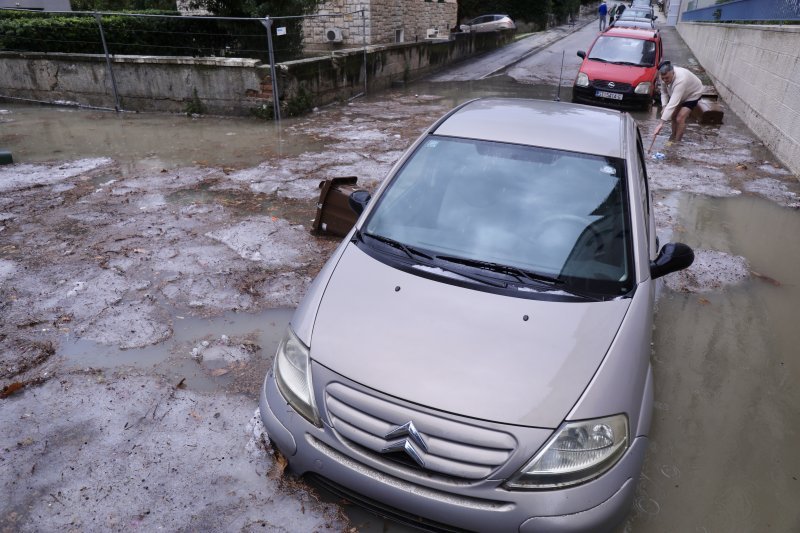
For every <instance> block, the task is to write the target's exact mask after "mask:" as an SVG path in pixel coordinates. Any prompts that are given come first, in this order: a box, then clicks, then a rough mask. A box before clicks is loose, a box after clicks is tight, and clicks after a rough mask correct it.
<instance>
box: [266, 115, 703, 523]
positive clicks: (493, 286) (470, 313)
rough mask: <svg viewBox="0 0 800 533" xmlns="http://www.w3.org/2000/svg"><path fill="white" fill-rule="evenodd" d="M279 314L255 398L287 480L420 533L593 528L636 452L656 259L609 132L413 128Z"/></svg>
mask: <svg viewBox="0 0 800 533" xmlns="http://www.w3.org/2000/svg"><path fill="white" fill-rule="evenodd" d="M351 201H352V205H353V206H354V207H355V208H356V210H363V212H362V214H361V217H360V218H359V220H358V222H357V223H356V226H355V227H354V228H353V230H352V231H351V232H350V234H349V236H348V237H347V238H346V239H345V240H344V241H343V242H342V243H341V244H340V246H339V247H338V248H337V250H336V251H335V253H334V254H333V255H332V257H331V258H330V260H329V261H328V262H327V264H326V265H325V267H324V268H323V269H322V271H321V272H320V274H319V275H318V276H317V278H316V280H315V281H314V283H313V284H312V285H311V287H310V288H309V291H308V293H307V294H306V296H305V299H304V300H303V302H302V304H301V305H300V306H299V307H298V309H297V310H296V312H295V314H294V316H293V318H292V320H291V323H290V326H289V329H288V331H287V332H286V335H285V337H284V339H283V341H282V342H281V344H280V347H279V348H278V351H277V354H276V357H275V364H274V367H273V369H272V370H271V371H270V372H269V373H268V375H267V377H266V380H265V383H264V387H263V390H262V394H261V399H260V410H261V417H262V419H263V421H264V424H265V426H266V428H267V432H268V434H269V437H270V439H271V441H272V443H273V444H274V445H275V446H276V447H277V448H278V449H279V450H280V451H281V452H282V453H283V455H284V456H285V457H286V458H287V459H288V462H289V465H290V467H291V469H292V470H293V471H294V472H295V473H297V474H300V475H306V476H309V477H312V478H315V479H316V480H317V481H318V482H319V483H323V484H324V485H326V486H328V487H329V488H331V489H332V490H334V491H336V492H338V493H340V494H342V495H344V496H346V497H347V499H349V500H350V501H355V502H358V503H360V504H361V505H363V506H366V507H368V508H372V509H373V510H375V511H377V512H378V513H380V514H383V515H388V516H391V517H394V518H395V519H397V520H400V521H406V522H410V523H413V524H417V525H422V526H423V527H425V528H432V529H466V530H477V531H603V530H607V529H610V528H612V527H614V525H615V524H618V523H619V522H620V521H621V520H622V519H623V518H624V517H625V516H626V514H627V512H628V509H629V506H630V503H631V501H632V498H633V495H634V488H635V486H636V482H637V480H638V478H639V474H640V470H641V467H642V461H643V460H644V456H645V450H646V448H647V443H648V430H649V427H650V419H651V409H652V403H653V377H652V369H651V365H650V340H651V329H652V322H653V303H654V297H655V281H656V278H658V277H660V276H663V275H664V274H667V273H669V272H673V271H676V270H679V269H681V268H685V267H687V266H688V265H689V264H691V262H692V260H693V257H694V255H693V252H692V250H691V249H690V248H689V247H687V246H686V245H684V244H680V243H670V244H667V245H665V246H664V247H663V248H662V250H661V251H660V252H658V253H657V249H656V248H657V245H656V236H655V224H654V221H653V213H652V210H651V205H650V192H649V189H648V181H647V175H646V169H645V156H644V152H643V149H642V140H641V137H640V135H639V131H638V129H637V127H636V123H635V122H634V121H633V119H632V118H631V117H630V115H628V114H627V113H621V112H618V111H611V110H606V109H600V108H595V107H588V106H581V105H574V104H567V103H559V102H549V101H537V100H517V99H481V100H475V101H472V102H469V103H467V104H464V105H462V106H460V107H458V108H456V109H455V110H453V111H451V112H450V113H449V114H447V115H446V116H445V117H444V118H442V119H440V120H439V121H438V122H436V123H435V124H434V125H433V126H432V127H430V128H429V129H428V131H426V132H425V133H424V134H423V135H422V136H421V137H420V138H419V139H418V140H417V141H416V142H415V143H414V145H413V146H412V147H411V148H410V149H409V151H408V152H407V153H406V154H405V155H404V156H403V157H402V159H401V160H400V161H399V162H398V163H397V164H396V165H395V166H394V168H393V169H392V171H391V173H390V175H389V176H388V178H387V179H386V180H385V182H384V183H383V184H382V186H381V187H380V188H379V190H378V191H377V192H376V193H375V195H374V197H372V198H368V195H367V194H366V193H365V192H361V193H358V192H356V193H353V195H352V196H351Z"/></svg>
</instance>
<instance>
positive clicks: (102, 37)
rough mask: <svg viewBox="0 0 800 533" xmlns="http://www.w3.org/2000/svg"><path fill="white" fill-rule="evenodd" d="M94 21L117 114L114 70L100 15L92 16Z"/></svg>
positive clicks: (117, 97)
mask: <svg viewBox="0 0 800 533" xmlns="http://www.w3.org/2000/svg"><path fill="white" fill-rule="evenodd" d="M94 19H95V20H96V21H97V27H98V28H100V40H101V41H103V52H105V54H106V68H107V69H108V74H109V76H111V89H112V90H113V91H114V109H115V110H116V111H117V113H119V111H120V105H119V94H118V93H117V80H116V78H114V68H113V67H112V66H111V58H110V57H109V55H108V45H106V34H105V32H104V31H103V22H102V21H101V20H100V13H95V14H94Z"/></svg>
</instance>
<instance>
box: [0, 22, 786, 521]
mask: <svg viewBox="0 0 800 533" xmlns="http://www.w3.org/2000/svg"><path fill="white" fill-rule="evenodd" d="M593 30H594V28H593V27H588V26H587V27H586V28H585V29H583V30H581V31H575V32H574V33H572V34H571V35H564V36H561V37H560V38H559V40H558V41H555V44H553V45H552V46H550V47H548V48H545V49H544V50H542V51H541V52H540V53H537V54H534V55H531V56H529V57H527V58H523V59H522V60H520V61H518V62H516V63H515V64H514V65H513V66H512V67H510V68H508V69H507V70H506V71H505V72H504V73H503V74H502V75H496V76H492V77H489V78H485V79H480V80H478V79H476V80H474V81H458V82H456V81H444V82H436V81H433V80H427V81H422V82H418V83H415V84H412V85H410V86H408V87H407V88H405V89H398V90H393V91H389V92H386V93H382V94H375V95H369V96H368V97H365V98H362V99H358V100H354V101H352V102H349V103H343V104H340V105H334V106H329V107H326V108H323V109H320V110H317V111H316V112H314V113H311V114H309V115H307V116H304V117H300V118H296V119H289V120H284V121H283V122H282V123H281V125H280V127H278V126H276V125H274V124H271V123H265V122H262V121H259V120H256V119H242V118H235V119H234V118H230V119H229V118H219V117H199V118H189V117H185V116H180V115H150V114H123V115H116V114H113V113H106V112H97V111H85V110H75V109H63V108H53V107H34V106H27V105H17V104H10V103H2V104H0V108H2V109H3V110H6V111H7V112H6V113H3V114H0V146H2V147H3V148H5V149H10V150H11V151H12V152H13V153H14V157H15V161H16V162H18V163H19V164H18V165H15V166H14V167H0V192H2V195H0V302H2V303H0V387H4V388H5V389H6V390H9V387H12V388H13V387H20V390H16V389H15V391H13V392H14V394H10V395H9V396H8V398H7V399H3V400H0V402H2V403H3V409H2V410H1V411H0V423H2V424H3V426H5V427H11V426H12V425H13V426H14V427H17V428H18V431H17V432H15V434H13V435H12V434H9V433H8V432H5V434H4V436H3V437H2V438H0V449H3V450H4V454H3V455H2V457H1V458H0V486H2V489H1V490H2V493H3V494H6V495H12V494H13V495H14V497H13V498H2V503H0V525H2V526H3V529H6V528H10V529H12V530H17V529H19V530H41V529H65V528H69V527H72V528H76V529H81V528H83V529H95V528H98V527H99V528H106V527H107V528H109V529H121V528H123V527H124V526H126V525H127V526H136V527H140V528H144V529H154V528H155V527H165V528H167V529H193V528H196V527H198V525H199V524H200V522H197V521H196V520H195V519H194V518H193V516H194V515H193V514H191V511H192V503H193V502H194V501H200V500H203V501H204V502H205V504H204V509H206V511H204V513H203V514H201V516H203V517H205V519H207V520H211V518H210V517H212V516H213V520H211V521H209V522H208V524H210V526H209V527H210V528H211V529H230V528H231V527H233V528H234V529H244V530H248V529H259V528H261V527H262V525H263V524H271V525H272V526H274V527H281V526H283V527H287V528H288V529H290V530H298V531H299V530H307V531H310V530H314V529H317V530H323V529H326V528H328V529H332V530H345V529H347V528H348V527H350V525H349V524H348V522H351V523H353V524H355V525H356V527H357V528H358V530H359V531H378V530H381V531H385V530H388V531H402V530H404V528H402V527H401V526H397V525H394V524H391V523H386V522H384V521H382V520H380V519H376V518H374V517H372V516H371V515H369V514H364V513H362V512H359V511H358V510H351V511H349V515H348V517H343V516H340V515H337V514H336V506H335V505H332V503H335V502H332V503H325V502H324V500H323V501H322V502H320V501H318V500H317V496H315V493H314V492H313V491H312V492H308V491H307V489H306V488H305V487H304V486H303V485H302V484H297V483H295V482H294V481H292V480H291V479H288V478H286V477H285V476H283V477H281V476H279V475H275V472H276V471H277V474H280V470H281V461H280V458H274V457H273V456H272V455H271V453H270V449H269V447H268V446H266V445H265V444H264V443H265V442H266V440H265V439H263V438H262V434H263V433H262V432H260V430H259V429H258V427H257V424H253V422H252V421H251V420H250V418H251V415H252V414H253V412H254V410H255V408H256V398H257V392H258V387H259V385H260V382H261V379H262V378H263V375H264V373H265V371H266V368H267V367H268V366H269V365H270V364H271V359H272V354H273V353H274V350H275V347H276V346H277V343H278V340H279V338H280V335H281V334H282V331H283V328H284V327H285V325H286V323H287V322H288V320H289V317H290V315H291V310H292V308H293V307H294V306H296V305H297V303H298V302H299V299H300V298H301V297H302V294H303V292H304V291H305V288H306V287H307V286H308V283H309V282H310V280H311V279H312V278H313V276H314V275H315V274H316V272H317V271H318V270H319V268H320V267H321V265H322V263H323V262H324V260H325V259H326V258H327V256H328V254H329V253H330V252H331V250H332V249H333V247H334V246H335V245H336V242H337V241H336V239H330V238H324V237H317V236H313V235H311V234H310V232H309V228H310V224H311V219H312V218H313V216H314V206H315V203H316V198H317V195H318V183H319V181H320V180H321V179H325V178H329V177H334V176H348V175H355V176H358V177H359V182H360V183H361V184H363V185H364V186H365V187H366V188H374V187H375V186H377V185H378V184H379V183H380V181H381V180H382V178H383V176H384V175H385V174H386V173H387V172H388V170H389V169H390V168H391V166H392V164H393V163H394V162H395V161H396V160H397V159H398V158H399V157H400V155H401V154H402V151H403V150H404V149H405V148H406V147H407V146H408V145H409V144H410V143H411V142H412V141H413V140H414V139H415V138H416V136H417V135H419V133H421V132H422V131H423V130H424V128H426V127H427V126H428V125H430V124H431V123H432V122H433V121H434V120H435V119H437V118H438V117H439V116H441V115H442V114H443V113H445V112H446V111H447V110H449V109H450V108H452V107H453V106H454V105H457V104H458V103H461V102H463V101H466V100H468V99H470V98H473V97H478V96H488V95H502V96H518V97H533V98H544V99H553V98H554V97H555V95H557V94H558V95H559V96H560V97H561V99H562V100H569V97H570V87H571V84H572V79H573V78H574V75H575V71H576V69H577V66H576V63H575V61H574V60H573V59H571V58H569V56H570V53H571V55H572V57H576V56H575V51H576V49H586V47H588V44H589V43H590V42H591V38H593V37H594V32H593ZM664 31H665V33H664V40H665V48H667V50H668V55H671V56H672V57H679V58H680V60H679V61H676V62H677V63H679V64H685V65H690V66H692V68H694V69H696V70H698V71H700V70H701V69H700V67H699V66H698V65H696V64H692V61H691V60H692V58H691V54H690V53H689V52H688V50H686V49H685V45H683V44H682V42H681V41H680V39H679V37H678V36H677V33H675V32H674V30H669V29H665V30H664ZM576 47H577V48H576ZM568 58H569V59H568ZM562 60H563V65H564V66H563V70H562V66H561V65H562ZM483 72H484V70H483V69H477V70H476V71H475V77H483ZM559 79H560V80H561V88H560V89H559V87H558V80H559ZM723 105H724V103H723ZM655 113H656V111H655V110H651V111H649V112H637V113H634V117H635V118H636V120H637V122H638V123H639V125H640V127H641V129H642V135H643V137H645V138H647V137H648V134H649V132H650V131H652V130H653V128H654V126H655V116H656V115H655ZM662 142H663V140H661V141H659V143H658V144H657V146H656V148H655V149H656V150H659V151H662V152H664V153H665V158H664V159H663V160H652V161H651V162H650V164H649V166H648V172H649V174H650V179H651V184H652V188H653V201H654V205H655V208H656V218H657V222H658V234H659V237H660V238H661V240H662V242H667V241H668V240H678V241H683V242H686V243H687V244H689V245H691V246H693V247H694V248H695V249H696V251H697V257H698V260H697V262H696V264H695V265H694V266H693V267H692V268H690V269H689V270H687V271H684V272H682V273H679V274H675V275H671V276H668V277H667V278H666V283H665V285H666V286H665V287H664V288H663V290H662V292H661V297H660V300H659V304H658V310H657V315H656V326H655V331H654V344H653V354H652V361H653V364H654V370H655V380H656V402H657V404H656V412H655V414H654V422H653V429H652V442H651V446H650V450H649V453H648V456H647V461H646V465H645V470H644V472H643V475H642V479H641V480H640V484H639V489H638V492H637V498H636V504H635V506H634V508H633V510H632V511H631V514H630V516H629V517H628V520H627V521H626V523H625V525H624V526H623V528H622V529H624V530H626V531H636V532H638V531H645V532H650V531H652V532H660V531H765V530H774V531H794V530H798V529H800V511H798V510H797V509H796V505H795V504H794V502H796V501H797V500H798V498H800V481H798V479H800V455H798V454H797V452H796V442H797V441H798V435H797V433H798V428H800V393H798V391H797V388H796V387H792V384H793V383H794V382H795V381H797V378H798V376H800V368H798V361H797V360H796V359H797V358H796V357H794V355H795V354H796V353H797V348H796V347H797V346H798V344H799V343H800V342H799V341H800V333H799V332H798V329H797V328H796V326H795V323H796V314H795V313H796V302H798V301H800V294H799V293H798V291H799V290H800V289H798V287H800V279H798V278H800V272H798V270H797V268H796V265H797V264H799V263H800V242H798V240H797V239H796V238H794V236H795V235H797V232H798V230H800V213H799V212H798V205H800V200H798V196H797V194H798V193H800V187H798V181H797V177H796V176H793V175H791V174H789V173H788V172H787V171H786V170H785V169H784V168H783V167H782V165H781V164H780V163H779V162H778V161H776V160H775V158H774V157H773V156H772V155H771V154H770V153H769V152H768V151H767V150H766V149H765V148H764V146H763V145H762V144H761V143H760V142H759V141H758V140H757V139H756V138H755V137H754V136H753V134H752V133H751V132H750V131H749V130H747V128H746V127H745V126H744V125H743V124H742V123H741V122H740V121H739V120H738V118H737V117H736V116H735V115H734V114H733V113H732V112H730V111H729V110H727V109H726V114H725V121H724V123H723V124H722V125H721V126H700V125H698V124H691V125H690V126H689V128H688V130H687V134H686V137H685V142H684V143H683V144H681V145H676V146H672V147H669V148H667V147H666V146H664V145H663V144H661V143H662ZM64 395H67V396H68V398H69V401H67V402H64V401H63V397H64ZM160 399H161V400H160ZM109 402H111V403H115V405H114V406H111V405H109ZM120 404H124V405H125V406H124V408H123V407H119V406H120ZM162 415H163V416H162ZM217 415H219V416H217ZM139 420H144V421H145V422H144V423H140V422H137V421H139ZM134 422H136V424H135V425H132V426H131V429H128V426H129V425H131V424H134ZM222 422H225V423H222ZM201 430H202V431H201ZM127 433H130V435H129V436H127V437H126V435H127ZM65 436H67V437H68V438H65ZM154 436H156V437H158V438H156V439H155V440H154V442H156V443H159V442H160V443H161V444H160V445H159V446H156V445H150V444H148V443H149V442H150V441H153V439H154ZM126 438H127V439H128V440H127V441H126V440H125V439H126ZM167 443H168V444H167ZM123 448H124V449H125V450H127V451H126V454H127V455H124V456H123V455H120V456H119V457H117V456H114V453H115V452H114V450H118V449H123ZM187 450H188V451H192V452H193V453H194V452H196V451H197V452H200V451H202V453H203V454H204V455H197V456H195V455H191V454H187V453H184V452H186V451H187ZM245 450H248V451H245ZM85 452H90V454H89V456H97V455H108V456H109V459H108V460H106V461H101V466H100V467H97V468H93V467H92V464H91V462H90V461H87V459H86V458H84V456H85V455H87V454H86V453H85ZM140 454H141V455H140ZM126 457H127V458H130V457H134V458H135V461H133V462H131V463H129V464H128V463H124V459H125V458H126ZM220 458H227V459H224V461H223V460H222V459H220ZM215 461H216V462H215ZM226 461H227V462H229V464H228V463H226ZM167 464H168V465H169V466H168V467H167V466H165V465H167ZM219 464H223V465H224V464H228V466H227V467H226V468H227V469H228V471H229V473H227V474H222V473H221V471H220V470H219V468H216V467H215V468H212V467H211V465H219ZM159 465H160V466H159ZM75 468H77V472H78V473H74V472H76V470H74V469H75ZM171 468H176V469H177V472H172V471H171V470H170V469H171ZM71 469H72V470H71ZM189 472H191V473H189ZM253 472H255V475H253ZM270 473H272V475H270ZM142 479H150V480H152V482H151V483H149V484H145V483H144V482H143V481H142ZM59 480H60V481H59ZM134 481H135V482H136V483H134ZM265 486H267V487H268V489H265V488H264V487H265ZM87 487H88V488H87ZM92 487H107V488H105V489H102V490H101V489H98V488H95V489H92ZM153 487H161V488H160V489H159V491H160V492H158V494H157V495H154V493H153V492H151V489H152V488H153ZM237 487H238V488H237ZM90 489H91V490H94V492H91V493H90V494H89V493H87V490H90ZM219 489H222V490H219ZM174 491H179V492H180V493H181V496H180V497H179V498H172V501H169V500H170V497H169V493H170V492H174ZM231 493H233V494H231ZM108 494H113V495H114V497H113V498H110V497H108ZM87 495H88V498H84V496H87ZM273 501H276V502H281V503H280V505H278V504H275V503H273ZM78 502H91V503H92V505H87V506H85V508H82V507H81V506H80V504H79V503H78ZM141 502H146V504H143V503H141ZM289 502H292V503H289ZM279 509H284V510H279ZM287 509H288V510H287ZM300 509H303V510H304V511H300ZM292 510H294V511H292ZM292 512H294V514H292ZM282 513H283V514H282ZM286 513H288V514H286ZM303 520H306V521H303ZM293 528H294V529H293Z"/></svg>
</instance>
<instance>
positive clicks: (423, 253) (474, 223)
mask: <svg viewBox="0 0 800 533" xmlns="http://www.w3.org/2000/svg"><path fill="white" fill-rule="evenodd" d="M624 169H625V166H624V164H623V161H622V160H620V159H615V158H608V157H601V156H595V155H585V154H579V153H572V152H564V151H558V150H551V149H544V148H536V147H530V146H521V145H512V144H505V143H498V142H489V141H479V140H468V139H456V138H451V137H438V136H430V137H428V138H427V139H426V140H425V141H424V142H423V143H421V144H420V146H419V147H418V148H417V149H416V151H415V152H414V154H413V155H412V156H411V158H410V159H409V160H408V161H407V162H406V163H405V165H404V166H403V168H402V169H401V170H400V171H399V172H398V174H397V175H396V176H395V177H394V178H393V180H392V182H391V183H390V184H389V186H388V188H387V190H386V191H385V192H384V194H383V195H382V196H381V198H380V200H379V203H378V205H376V206H375V208H374V210H373V211H372V213H371V215H370V216H369V218H368V219H367V221H366V222H365V224H364V226H363V227H362V233H363V234H364V235H371V236H375V237H377V238H380V239H382V241H383V242H387V240H390V241H391V242H392V243H393V244H395V246H396V247H397V248H399V249H401V250H402V251H403V252H405V254H408V257H413V259H414V260H418V261H419V262H422V263H424V264H427V265H428V266H438V267H441V268H445V269H446V268H448V265H449V264H452V263H457V264H458V267H459V272H464V270H463V268H464V267H465V266H467V267H469V266H470V265H472V266H473V267H475V269H476V270H481V269H482V270H486V267H487V266H488V267H491V268H490V269H489V270H492V271H493V272H501V271H502V272H504V273H506V274H508V273H509V272H512V270H513V269H516V270H513V271H514V272H517V273H518V274H523V276H517V277H521V279H520V280H518V281H522V282H523V283H525V282H526V281H527V282H530V284H532V285H536V280H537V279H547V278H550V279H551V281H555V282H557V283H558V285H557V286H559V287H562V288H563V289H564V290H566V291H569V290H570V289H572V290H574V291H582V292H583V293H591V294H595V295H598V294H599V295H601V296H611V297H614V296H619V295H621V294H625V293H627V292H629V291H630V290H631V289H632V287H633V279H632V270H631V268H632V267H631V265H632V258H631V253H630V237H629V228H628V220H629V219H628V213H627V202H626V191H625V177H624V172H625V170H624ZM398 243H401V244H402V246H397V244H398ZM409 250H410V251H411V252H413V256H412V254H411V252H409ZM397 253H398V254H400V253H401V252H400V250H397ZM502 266H506V267H509V268H507V269H502V268H498V267H502ZM537 275H538V276H537Z"/></svg>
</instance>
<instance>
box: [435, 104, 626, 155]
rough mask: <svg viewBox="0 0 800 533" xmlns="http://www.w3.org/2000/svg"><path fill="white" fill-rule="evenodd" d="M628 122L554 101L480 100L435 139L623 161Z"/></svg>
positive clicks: (613, 112)
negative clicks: (518, 146)
mask: <svg viewBox="0 0 800 533" xmlns="http://www.w3.org/2000/svg"><path fill="white" fill-rule="evenodd" d="M626 116H627V115H625V114H624V113H621V112H620V111H616V110H611V109H605V108H600V107H593V106H585V105H579V104H571V103H566V102H554V101H550V100H532V99H522V98H481V99H478V100H473V101H471V102H468V103H467V104H465V105H463V106H462V107H460V108H457V109H456V110H455V111H454V112H453V113H451V114H450V115H448V116H447V117H446V118H445V119H444V120H443V121H442V122H441V123H440V124H439V125H438V126H436V127H435V128H434V130H433V131H432V133H435V134H436V135H445V136H449V137H460V138H468V139H480V140H486V141H499V142H506V143H513V144H523V145H528V146H540V147H544V148H554V149H557V150H567V151H571V152H580V153H586V154H595V155H602V156H608V157H623V154H622V140H623V139H624V131H625V120H626V118H625V117H626Z"/></svg>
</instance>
